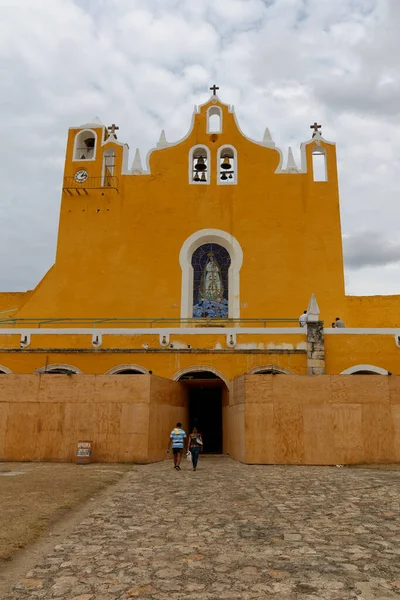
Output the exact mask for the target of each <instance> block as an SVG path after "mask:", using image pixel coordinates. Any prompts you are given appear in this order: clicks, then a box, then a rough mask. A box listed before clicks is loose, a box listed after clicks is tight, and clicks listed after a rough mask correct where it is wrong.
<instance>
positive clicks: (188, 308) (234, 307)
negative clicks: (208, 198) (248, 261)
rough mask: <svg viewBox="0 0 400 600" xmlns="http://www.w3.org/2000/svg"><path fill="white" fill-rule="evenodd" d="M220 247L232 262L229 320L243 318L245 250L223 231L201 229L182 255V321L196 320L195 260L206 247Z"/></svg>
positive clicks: (181, 252) (189, 239) (193, 236)
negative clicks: (194, 315)
mask: <svg viewBox="0 0 400 600" xmlns="http://www.w3.org/2000/svg"><path fill="white" fill-rule="evenodd" d="M205 244H218V245H219V246H222V247H223V248H225V250H227V252H228V253H229V256H230V259H231V265H230V267H229V273H228V316H229V318H230V319H237V318H240V269H241V267H242V263H243V250H242V249H241V247H240V244H239V242H238V241H237V240H236V239H235V238H234V237H233V235H232V234H230V233H227V232H226V231H222V230H221V229H200V230H199V231H196V232H195V233H193V234H192V235H191V236H189V237H188V238H187V239H186V240H185V242H184V243H183V245H182V248H181V251H180V253H179V263H180V266H181V269H182V292H181V319H191V318H192V317H193V280H194V270H193V266H192V256H193V254H194V252H195V251H196V250H197V248H199V247H200V246H202V245H205Z"/></svg>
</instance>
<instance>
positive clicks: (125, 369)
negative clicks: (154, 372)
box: [105, 364, 151, 375]
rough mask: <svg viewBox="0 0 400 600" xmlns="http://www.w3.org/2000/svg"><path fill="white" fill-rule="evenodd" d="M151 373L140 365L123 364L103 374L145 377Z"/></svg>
mask: <svg viewBox="0 0 400 600" xmlns="http://www.w3.org/2000/svg"><path fill="white" fill-rule="evenodd" d="M146 373H151V371H148V370H147V369H145V368H144V367H141V366H140V365H133V364H125V365H117V366H116V367H113V368H112V369H110V370H109V371H107V372H106V373H105V375H145V374H146Z"/></svg>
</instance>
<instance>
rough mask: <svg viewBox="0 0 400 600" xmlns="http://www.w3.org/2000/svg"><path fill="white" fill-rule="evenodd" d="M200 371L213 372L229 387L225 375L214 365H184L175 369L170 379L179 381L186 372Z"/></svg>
mask: <svg viewBox="0 0 400 600" xmlns="http://www.w3.org/2000/svg"><path fill="white" fill-rule="evenodd" d="M200 371H208V372H209V373H214V375H216V376H217V377H219V378H220V379H222V381H223V382H224V383H225V385H226V386H227V388H228V389H229V386H230V381H229V379H227V378H226V377H225V375H223V374H222V373H221V371H218V369H216V368H215V367H210V366H209V365H193V366H191V367H185V368H184V369H180V371H177V372H176V373H175V375H173V376H172V377H171V379H172V380H173V381H179V380H180V378H181V377H182V376H183V375H186V374H187V373H198V372H200Z"/></svg>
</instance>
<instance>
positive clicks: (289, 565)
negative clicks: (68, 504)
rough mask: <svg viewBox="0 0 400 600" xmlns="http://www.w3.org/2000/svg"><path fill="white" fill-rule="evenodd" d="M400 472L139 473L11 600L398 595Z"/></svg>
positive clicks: (204, 469) (219, 465)
mask: <svg viewBox="0 0 400 600" xmlns="http://www.w3.org/2000/svg"><path fill="white" fill-rule="evenodd" d="M399 500H400V472H399V471H371V470H366V469H348V468H342V469H340V468H335V467H290V466H288V467H284V466H246V465H242V464H240V463H236V462H234V461H232V460H230V459H229V458H225V457H215V458H213V457H201V459H200V464H199V469H198V470H197V472H195V473H194V472H192V470H191V468H190V464H189V463H187V462H186V461H185V463H184V464H183V465H182V471H181V472H176V471H174V470H173V468H172V463H171V462H164V463H158V464H154V465H146V466H135V467H133V468H132V471H129V472H128V473H127V474H126V475H125V477H124V478H123V480H122V481H121V482H120V483H119V484H118V485H117V486H116V488H115V490H114V491H113V493H112V494H110V495H109V496H108V497H106V498H105V500H103V502H102V503H100V502H94V503H93V510H92V512H91V515H90V517H88V518H85V519H84V520H83V521H82V522H81V523H80V524H79V526H78V527H76V529H75V530H74V531H73V532H72V534H71V535H69V536H68V537H67V538H66V539H64V540H62V541H61V542H60V544H59V545H57V546H55V548H54V551H53V552H52V553H51V554H50V555H48V556H47V557H45V559H44V560H43V561H42V563H41V564H38V565H37V566H36V567H35V568H34V569H33V570H32V571H30V572H29V573H27V575H26V577H25V578H24V579H21V580H20V581H19V582H17V583H16V584H15V585H14V586H13V588H12V590H11V591H10V593H9V594H8V595H7V596H6V597H5V598H4V600H11V599H12V600H15V599H18V600H20V599H25V598H32V599H39V598H40V599H50V598H51V599H57V600H72V599H73V600H128V599H130V598H145V599H149V600H150V599H153V600H175V599H185V600H186V599H190V600H217V599H218V600H219V599H226V600H230V599H232V600H235V599H245V600H247V599H249V600H250V599H251V600H253V599H254V600H256V599H261V598H262V599H265V598H272V599H277V600H278V599H279V600H295V599H296V600H297V599H299V600H311V599H316V598H318V599H320V600H321V599H324V600H341V599H346V600H347V599H349V598H358V599H363V600H371V599H375V598H379V600H384V599H392V598H400V518H399Z"/></svg>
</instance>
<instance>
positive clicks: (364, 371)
mask: <svg viewBox="0 0 400 600" xmlns="http://www.w3.org/2000/svg"><path fill="white" fill-rule="evenodd" d="M340 374H341V375H389V371H387V370H386V369H383V368H382V367H377V366H375V365H365V364H363V365H354V366H353V367H349V368H348V369H345V370H344V371H342V372H341V373H340Z"/></svg>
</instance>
